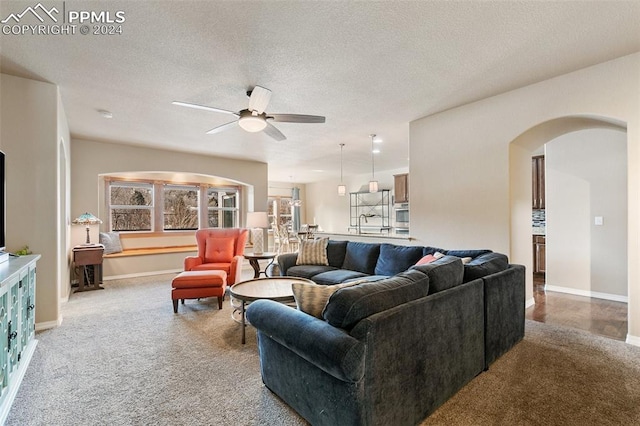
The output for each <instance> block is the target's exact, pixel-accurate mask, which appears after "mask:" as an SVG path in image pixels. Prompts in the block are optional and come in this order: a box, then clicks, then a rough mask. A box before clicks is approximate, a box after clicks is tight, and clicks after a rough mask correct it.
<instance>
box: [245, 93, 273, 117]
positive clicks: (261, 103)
mask: <svg viewBox="0 0 640 426" xmlns="http://www.w3.org/2000/svg"><path fill="white" fill-rule="evenodd" d="M270 100H271V90H269V89H265V88H264V87H261V86H256V87H254V88H253V90H252V91H251V97H249V111H256V112H257V113H258V114H262V113H263V112H264V110H265V109H267V105H269V101H270Z"/></svg>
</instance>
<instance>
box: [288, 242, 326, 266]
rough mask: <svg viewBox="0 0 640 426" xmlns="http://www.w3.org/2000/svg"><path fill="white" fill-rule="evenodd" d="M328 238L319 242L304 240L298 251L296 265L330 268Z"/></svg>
mask: <svg viewBox="0 0 640 426" xmlns="http://www.w3.org/2000/svg"><path fill="white" fill-rule="evenodd" d="M328 243H329V239H328V238H320V239H318V240H302V241H301V242H300V248H299V249H298V258H297V259H296V265H323V266H329V259H328V258H327V244H328Z"/></svg>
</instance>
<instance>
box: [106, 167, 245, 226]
mask: <svg viewBox="0 0 640 426" xmlns="http://www.w3.org/2000/svg"><path fill="white" fill-rule="evenodd" d="M105 182H106V194H107V204H108V205H107V208H108V210H109V218H110V224H109V225H110V226H109V230H110V231H119V232H136V231H138V232H141V231H142V232H145V231H146V232H173V231H190V230H196V229H198V228H207V227H209V228H235V227H238V226H239V222H240V219H239V217H240V201H239V199H240V191H239V189H238V188H234V187H224V188H222V187H213V186H211V185H208V184H204V183H203V184H180V183H174V182H167V181H164V182H163V181H154V182H151V181H148V182H144V181H138V182H129V181H119V180H115V179H113V178H112V179H106V181H105Z"/></svg>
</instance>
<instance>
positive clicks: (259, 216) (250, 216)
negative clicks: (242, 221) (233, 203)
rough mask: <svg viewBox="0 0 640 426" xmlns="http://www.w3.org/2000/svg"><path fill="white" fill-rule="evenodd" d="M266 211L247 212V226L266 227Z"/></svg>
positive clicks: (267, 223) (267, 225) (267, 224)
mask: <svg viewBox="0 0 640 426" xmlns="http://www.w3.org/2000/svg"><path fill="white" fill-rule="evenodd" d="M268 227H269V221H268V219H267V212H248V213H247V228H268Z"/></svg>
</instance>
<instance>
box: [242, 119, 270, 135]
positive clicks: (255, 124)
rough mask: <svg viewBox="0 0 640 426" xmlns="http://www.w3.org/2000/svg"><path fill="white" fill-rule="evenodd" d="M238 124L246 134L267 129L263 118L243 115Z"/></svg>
mask: <svg viewBox="0 0 640 426" xmlns="http://www.w3.org/2000/svg"><path fill="white" fill-rule="evenodd" d="M238 124H239V125H240V127H242V128H243V129H244V130H246V131H247V132H251V133H255V132H260V131H262V130H264V128H265V127H267V121H266V120H265V119H264V117H261V116H253V115H245V116H242V117H240V119H239V120H238Z"/></svg>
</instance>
